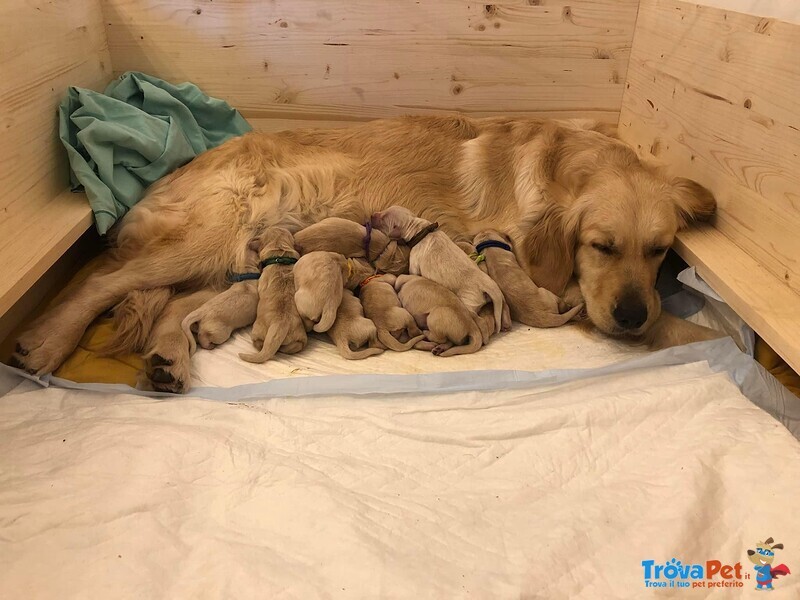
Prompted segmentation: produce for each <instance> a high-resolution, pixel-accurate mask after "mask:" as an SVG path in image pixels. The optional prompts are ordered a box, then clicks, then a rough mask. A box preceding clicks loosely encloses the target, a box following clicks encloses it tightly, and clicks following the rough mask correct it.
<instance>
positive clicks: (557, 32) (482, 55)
mask: <svg viewBox="0 0 800 600" xmlns="http://www.w3.org/2000/svg"><path fill="white" fill-rule="evenodd" d="M637 4H638V3H637V1H636V0H576V1H572V2H569V1H560V0H534V1H531V0H517V1H515V2H499V3H495V4H478V3H467V2H463V1H460V0H438V1H437V0H422V1H412V0H403V1H401V2H374V1H369V0H354V1H352V2H347V3H341V2H334V1H329V2H319V1H315V0H292V1H290V0H277V1H273V2H269V3H267V2H258V1H256V0H214V1H213V2H211V1H205V2H187V1H185V0H159V1H156V0H152V1H142V0H108V1H107V2H104V10H105V15H106V22H107V28H108V33H109V39H110V40H111V42H110V43H111V53H112V58H113V60H114V68H115V71H125V70H129V69H140V70H145V71H148V72H150V73H153V74H156V75H158V76H160V77H164V78H167V79H171V80H175V81H181V80H191V81H193V82H195V83H197V84H198V85H200V86H201V87H202V88H203V89H204V90H206V91H207V92H208V93H210V94H212V95H218V96H221V97H224V98H226V99H227V100H228V101H229V102H231V103H232V104H234V105H235V106H236V107H237V108H239V109H241V110H242V111H243V112H244V113H245V115H247V116H250V114H251V113H253V112H258V111H261V110H264V109H266V108H271V107H273V106H274V105H279V106H286V107H294V106H325V107H334V108H337V109H338V110H339V111H340V112H341V113H342V114H344V115H346V119H344V120H353V119H357V118H360V117H361V116H362V114H363V111H366V112H368V113H370V112H375V111H379V112H380V111H382V112H383V113H384V115H383V116H386V113H388V114H390V115H396V114H402V113H417V112H427V111H437V110H446V111H453V110H460V111H464V112H491V113H496V112H502V111H524V112H536V111H575V112H585V111H597V112H599V113H605V112H618V111H619V106H620V102H621V98H622V82H623V81H624V79H625V70H626V65H627V60H628V54H629V49H630V44H631V38H632V33H633V25H634V21H635V17H636V10H637ZM328 118H329V119H330V117H328Z"/></svg>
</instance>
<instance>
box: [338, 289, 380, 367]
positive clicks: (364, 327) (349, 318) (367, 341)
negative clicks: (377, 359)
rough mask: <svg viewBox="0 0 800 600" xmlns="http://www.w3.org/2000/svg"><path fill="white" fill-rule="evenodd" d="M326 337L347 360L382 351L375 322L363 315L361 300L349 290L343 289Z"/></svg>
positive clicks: (359, 358) (360, 358) (358, 358)
mask: <svg viewBox="0 0 800 600" xmlns="http://www.w3.org/2000/svg"><path fill="white" fill-rule="evenodd" d="M328 337H330V338H331V341H332V342H333V343H334V344H335V345H336V348H337V349H338V350H339V355H340V356H341V357H342V358H346V359H347V360H362V359H364V358H367V357H369V356H376V355H378V354H381V353H383V351H384V350H385V348H384V347H383V346H382V345H381V343H380V341H379V340H378V329H377V328H376V327H375V323H373V322H372V321H370V320H369V319H367V318H366V317H365V316H364V310H363V308H362V307H361V301H360V300H359V299H358V298H356V297H355V296H354V295H353V292H351V291H350V290H344V292H343V294H342V301H341V303H340V304H339V308H338V310H337V311H336V320H335V321H334V323H333V326H332V327H331V328H330V329H328Z"/></svg>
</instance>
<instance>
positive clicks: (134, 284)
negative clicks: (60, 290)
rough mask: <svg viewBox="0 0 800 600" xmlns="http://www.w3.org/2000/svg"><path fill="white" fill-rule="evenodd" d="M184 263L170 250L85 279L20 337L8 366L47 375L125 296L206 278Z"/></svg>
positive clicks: (175, 250)
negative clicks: (100, 318) (141, 290)
mask: <svg viewBox="0 0 800 600" xmlns="http://www.w3.org/2000/svg"><path fill="white" fill-rule="evenodd" d="M180 258H182V259H184V260H179V259H180ZM188 258H190V257H186V256H182V253H181V252H180V248H174V247H173V248H170V249H164V250H162V251H160V252H153V253H152V254H150V255H149V256H141V257H137V258H134V259H132V260H130V261H128V262H126V263H124V264H122V265H121V266H119V267H118V268H116V269H113V270H105V271H103V272H101V273H96V274H93V275H91V276H90V277H88V278H87V279H86V281H84V282H83V283H82V284H81V285H79V286H78V287H77V288H76V289H75V290H74V292H73V293H72V294H71V295H70V296H68V297H67V298H66V299H65V300H64V301H63V302H61V303H60V304H58V305H57V306H55V307H54V308H53V309H52V310H50V311H48V312H47V313H45V314H44V315H42V316H41V317H40V318H39V319H37V320H36V321H35V322H34V323H33V324H32V325H31V327H30V328H29V329H28V330H27V331H25V332H24V333H22V335H20V337H19V339H18V340H17V346H16V351H15V353H14V355H13V356H12V360H11V362H10V363H9V364H11V365H12V366H16V367H20V368H23V369H25V370H26V371H28V372H29V373H31V374H37V375H43V374H45V373H50V372H52V371H53V370H55V369H56V368H58V367H59V366H60V365H61V363H63V362H64V360H65V359H66V358H67V356H69V354H70V352H72V351H73V350H74V349H75V347H76V346H77V345H78V342H79V341H80V339H81V336H82V335H83V333H84V331H86V328H87V327H88V326H89V324H90V323H91V322H92V321H93V320H94V319H95V318H96V317H97V316H98V315H100V314H102V313H103V311H105V310H107V309H108V308H109V307H111V306H113V305H114V304H116V303H118V302H120V301H121V300H122V299H123V298H125V296H126V295H127V294H128V293H129V292H131V291H133V290H137V289H147V288H154V287H163V286H169V285H173V284H177V283H181V282H184V281H187V280H190V279H194V278H200V277H202V276H204V275H207V274H205V273H197V272H193V271H192V265H193V262H192V261H191V260H188Z"/></svg>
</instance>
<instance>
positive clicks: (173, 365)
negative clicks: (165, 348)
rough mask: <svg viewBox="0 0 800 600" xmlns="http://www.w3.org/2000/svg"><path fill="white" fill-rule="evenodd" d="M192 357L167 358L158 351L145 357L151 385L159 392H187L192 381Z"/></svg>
mask: <svg viewBox="0 0 800 600" xmlns="http://www.w3.org/2000/svg"><path fill="white" fill-rule="evenodd" d="M189 361H190V359H189V357H188V354H187V356H175V357H174V358H166V357H165V356H163V355H162V354H160V353H159V352H158V351H156V352H154V353H153V354H151V355H150V356H148V357H147V358H146V359H145V375H146V376H147V380H148V383H149V387H151V388H152V389H153V390H155V391H157V392H170V393H173V394H185V393H186V392H187V391H188V390H189V385H190V383H191V370H190V362H189Z"/></svg>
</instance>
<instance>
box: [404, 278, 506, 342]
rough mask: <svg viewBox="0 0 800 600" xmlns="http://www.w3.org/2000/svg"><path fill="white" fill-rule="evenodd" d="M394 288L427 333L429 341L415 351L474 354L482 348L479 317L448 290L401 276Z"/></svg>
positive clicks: (421, 280) (424, 281)
mask: <svg viewBox="0 0 800 600" xmlns="http://www.w3.org/2000/svg"><path fill="white" fill-rule="evenodd" d="M394 287H395V290H396V291H397V295H398V297H399V298H400V302H401V303H402V305H403V308H405V309H406V310H407V311H408V312H410V313H411V315H412V316H413V317H414V320H415V321H416V322H417V325H418V326H419V327H420V328H421V329H422V330H423V333H424V334H425V340H426V341H422V342H419V343H417V344H416V346H414V347H415V348H417V349H418V350H430V351H431V352H432V353H433V354H434V355H436V356H455V355H457V354H471V353H473V352H477V351H478V350H480V349H481V347H482V346H483V340H484V337H483V333H482V332H481V329H480V326H479V325H478V321H477V319H478V317H477V315H475V314H474V313H473V312H471V311H470V310H468V309H467V307H466V306H464V303H463V302H461V300H459V299H458V296H456V295H455V294H454V293H453V292H451V291H450V290H448V289H447V288H446V287H444V286H442V285H440V284H438V283H436V282H435V281H431V280H430V279H425V278H424V277H419V276H418V275H401V276H400V277H398V278H397V281H396V282H395V285H394ZM492 318H494V317H492Z"/></svg>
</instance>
